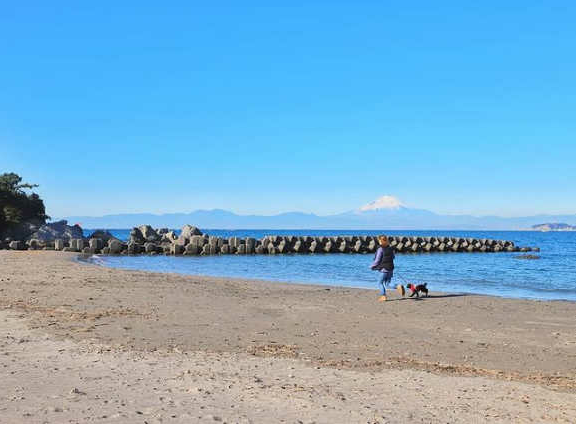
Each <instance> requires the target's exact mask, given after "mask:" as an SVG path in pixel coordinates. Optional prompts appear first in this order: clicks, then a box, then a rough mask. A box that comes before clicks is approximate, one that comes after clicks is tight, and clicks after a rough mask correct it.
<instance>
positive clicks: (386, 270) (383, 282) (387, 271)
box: [370, 236, 406, 302]
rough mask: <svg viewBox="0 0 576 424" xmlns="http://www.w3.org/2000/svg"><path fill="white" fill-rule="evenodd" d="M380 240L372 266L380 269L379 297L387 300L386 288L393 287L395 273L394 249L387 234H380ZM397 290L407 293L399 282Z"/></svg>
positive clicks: (381, 300) (383, 300) (374, 268)
mask: <svg viewBox="0 0 576 424" xmlns="http://www.w3.org/2000/svg"><path fill="white" fill-rule="evenodd" d="M378 241H379V242H380V247H379V248H378V250H377V251H376V256H374V262H372V266H371V267H370V268H371V269H372V270H374V271H380V272H381V273H382V276H381V277H380V282H379V284H380V297H379V298H378V301H379V302H385V301H386V300H387V297H386V288H388V289H392V286H391V282H392V276H393V275H394V257H395V255H394V249H393V248H392V247H390V245H389V243H388V237H386V236H378ZM396 290H398V293H400V294H401V295H402V296H404V294H405V293H406V291H405V290H404V286H403V285H402V284H398V285H397V286H396Z"/></svg>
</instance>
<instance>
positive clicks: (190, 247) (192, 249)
mask: <svg viewBox="0 0 576 424" xmlns="http://www.w3.org/2000/svg"><path fill="white" fill-rule="evenodd" d="M53 236H54V238H53V239H45V240H40V239H31V240H28V241H26V242H24V241H10V242H8V243H4V246H3V247H4V248H10V249H16V250H23V249H46V250H63V251H68V252H81V253H85V254H105V255H119V254H130V255H138V254H149V255H159V254H164V255H189V256H199V255H204V256H206V255H229V254H237V255H249V254H260V255H263V254H266V255H276V254H312V253H359V254H367V253H373V252H375V251H376V249H377V248H378V240H377V237H376V236H365V235H359V236H353V235H345V236H279V235H270V236H265V237H262V238H259V239H257V238H253V237H243V238H239V237H228V238H224V237H216V236H210V235H208V234H203V233H202V232H201V231H200V230H199V229H198V228H196V227H194V226H191V225H186V226H184V227H183V228H182V230H181V232H180V233H179V234H177V233H176V232H174V231H170V230H168V229H154V228H152V227H151V226H149V225H143V226H140V227H136V228H133V229H132V231H131V232H130V237H129V239H128V240H127V241H121V240H118V239H117V238H115V237H114V236H112V235H111V234H110V233H108V232H107V231H96V232H94V233H93V234H92V235H91V236H90V237H88V238H80V237H78V238H70V239H63V238H58V234H54V235H53ZM389 240H390V245H391V246H392V247H393V248H394V249H395V250H396V251H397V252H398V253H428V252H486V253H488V252H529V251H538V250H539V249H538V248H533V247H519V246H516V245H515V244H514V242H512V241H508V240H497V239H484V238H482V239H480V238H470V237H468V238H463V237H454V236H446V237H443V236H426V237H419V236H390V237H389Z"/></svg>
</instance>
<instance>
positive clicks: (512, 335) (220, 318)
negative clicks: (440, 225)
mask: <svg viewBox="0 0 576 424" xmlns="http://www.w3.org/2000/svg"><path fill="white" fill-rule="evenodd" d="M74 258H75V256H74V255H73V254H65V253H61V252H42V251H38V252H35V251H27V252H15V251H0V330H1V334H0V337H1V340H2V341H1V344H0V349H1V350H0V368H2V369H3V370H4V373H3V375H7V376H8V378H6V379H2V382H1V383H0V393H2V394H0V422H10V423H12V422H58V423H59V422H94V421H98V422H122V423H124V422H135V423H137V422H138V423H143V422H149V423H151V422H166V421H167V420H170V422H204V421H206V422H210V421H212V422H217V421H218V420H222V421H223V422H229V423H231V422H254V423H259V422H281V421H282V420H284V422H295V423H296V422H298V420H300V421H302V422H317V423H321V422H364V423H366V422H378V423H384V422H409V421H417V422H470V421H471V420H473V421H474V422H575V421H576V303H571V302H540V301H528V300H516V299H503V298H496V297H488V296H471V295H450V294H443V293H435V292H432V293H431V297H430V298H427V299H422V300H415V299H408V298H405V299H401V298H398V296H397V295H396V296H395V297H392V300H391V301H389V302H386V303H378V302H377V301H376V299H377V292H376V290H374V291H370V290H361V289H349V288H337V287H332V288H327V287H324V286H306V285H289V284H281V283H273V282H262V281H248V280H239V279H228V278H227V279H218V278H209V277H190V276H181V275H175V274H157V273H146V272H135V271H125V270H117V269H108V268H103V267H98V266H94V265H89V264H83V263H78V262H76V261H74ZM2 352H3V353H4V354H2ZM74 389H76V390H74ZM77 392H78V393H77ZM172 415H173V416H174V417H172ZM3 417H7V418H5V419H6V420H7V421H2V420H3V419H4V418H3Z"/></svg>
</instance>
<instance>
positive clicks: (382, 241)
mask: <svg viewBox="0 0 576 424" xmlns="http://www.w3.org/2000/svg"><path fill="white" fill-rule="evenodd" d="M378 241H379V242H380V245H383V244H385V243H388V237H387V236H385V235H379V236H378Z"/></svg>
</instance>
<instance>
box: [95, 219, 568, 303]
mask: <svg viewBox="0 0 576 424" xmlns="http://www.w3.org/2000/svg"><path fill="white" fill-rule="evenodd" d="M109 231H110V232H111V233H112V234H114V236H116V237H118V238H119V239H121V240H127V239H128V237H129V234H130V230H129V229H117V230H109ZM203 231H204V233H205V234H209V235H214V236H218V237H232V236H235V237H254V238H262V237H264V236H267V235H296V236H300V235H310V236H336V235H377V234H387V235H407V236H413V235H415V236H453V237H474V238H488V239H503V240H511V241H514V243H515V244H516V245H517V246H521V247H524V246H528V247H539V248H540V249H541V250H540V252H537V253H533V252H531V253H533V254H534V255H537V256H539V259H522V258H520V256H521V255H522V254H520V253H517V252H515V253H508V252H501V253H453V252H451V253H416V254H398V255H397V256H396V260H395V264H396V268H395V271H394V279H395V282H396V283H401V284H406V283H408V282H411V283H416V284H418V283H427V284H428V288H429V289H431V290H432V291H441V292H449V293H473V294H484V295H494V296H502V297H510V298H525V299H539V300H570V301H576V232H535V231H428V230H426V231H390V230H380V231H350V230H219V229H212V230H203ZM91 232H92V231H91V230H85V233H86V235H87V236H88V235H89V234H90V233H91ZM372 259H373V254H326V253H324V254H322V253H319V254H304V255H302V254H299V255H295V254H286V255H271V256H268V255H216V256H176V257H175V256H160V255H159V256H145V255H141V256H99V257H97V258H96V257H94V258H92V261H93V262H94V263H96V264H100V265H102V266H107V267H112V268H122V269H132V270H143V271H154V272H171V273H179V274H185V275H205V276H217V277H238V278H250V279H262V280H269V281H278V282H288V283H295V284H318V285H326V286H341V287H355V288H364V289H372V290H377V288H378V287H377V286H378V284H377V282H378V277H379V274H378V273H377V272H374V271H371V270H370V265H371V262H372Z"/></svg>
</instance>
